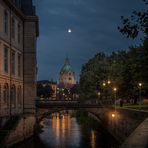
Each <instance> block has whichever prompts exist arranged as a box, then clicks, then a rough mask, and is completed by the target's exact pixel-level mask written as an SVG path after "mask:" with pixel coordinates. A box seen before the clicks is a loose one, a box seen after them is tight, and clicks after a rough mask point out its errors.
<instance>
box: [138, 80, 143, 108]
mask: <svg viewBox="0 0 148 148" xmlns="http://www.w3.org/2000/svg"><path fill="white" fill-rule="evenodd" d="M138 86H139V101H140V104H139V105H140V106H139V107H140V109H141V104H142V98H141V88H142V83H138Z"/></svg>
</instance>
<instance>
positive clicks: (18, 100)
mask: <svg viewBox="0 0 148 148" xmlns="http://www.w3.org/2000/svg"><path fill="white" fill-rule="evenodd" d="M17 102H18V105H21V104H22V88H21V86H18V89H17Z"/></svg>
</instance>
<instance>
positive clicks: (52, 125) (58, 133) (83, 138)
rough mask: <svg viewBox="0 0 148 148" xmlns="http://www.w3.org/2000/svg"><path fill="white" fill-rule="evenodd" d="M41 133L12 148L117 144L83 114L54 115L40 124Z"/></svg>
mask: <svg viewBox="0 0 148 148" xmlns="http://www.w3.org/2000/svg"><path fill="white" fill-rule="evenodd" d="M40 125H41V127H42V128H41V132H40V133H39V134H38V135H37V136H36V137H33V138H31V139H28V140H26V141H25V142H23V143H21V144H18V145H16V146H14V147H13V148H116V147H118V146H119V145H118V142H117V141H116V140H115V139H114V138H113V137H112V136H111V135H110V134H109V133H108V132H107V131H106V130H105V129H104V128H103V127H102V126H101V124H99V123H98V122H97V121H96V120H94V119H93V118H92V117H90V116H89V115H88V113H84V112H74V111H68V112H67V111H63V112H60V113H54V114H52V115H50V116H49V117H47V118H45V119H43V121H42V122H41V123H40Z"/></svg>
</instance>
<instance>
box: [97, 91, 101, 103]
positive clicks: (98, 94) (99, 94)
mask: <svg viewBox="0 0 148 148" xmlns="http://www.w3.org/2000/svg"><path fill="white" fill-rule="evenodd" d="M97 96H98V101H97V103H98V102H99V101H100V96H101V93H100V92H98V93H97Z"/></svg>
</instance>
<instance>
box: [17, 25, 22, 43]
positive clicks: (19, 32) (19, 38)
mask: <svg viewBox="0 0 148 148" xmlns="http://www.w3.org/2000/svg"><path fill="white" fill-rule="evenodd" d="M17 29H18V30H17V31H18V32H17V34H18V35H17V38H18V43H20V42H21V25H20V24H18V25H17Z"/></svg>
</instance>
